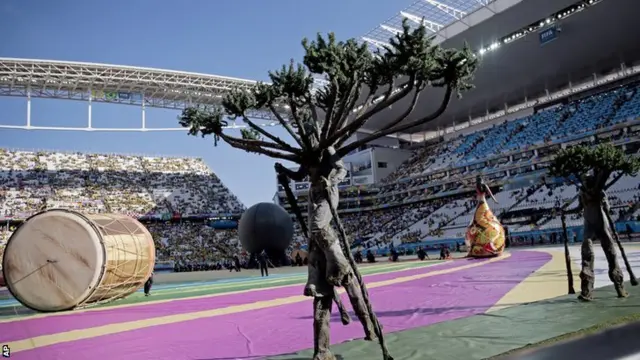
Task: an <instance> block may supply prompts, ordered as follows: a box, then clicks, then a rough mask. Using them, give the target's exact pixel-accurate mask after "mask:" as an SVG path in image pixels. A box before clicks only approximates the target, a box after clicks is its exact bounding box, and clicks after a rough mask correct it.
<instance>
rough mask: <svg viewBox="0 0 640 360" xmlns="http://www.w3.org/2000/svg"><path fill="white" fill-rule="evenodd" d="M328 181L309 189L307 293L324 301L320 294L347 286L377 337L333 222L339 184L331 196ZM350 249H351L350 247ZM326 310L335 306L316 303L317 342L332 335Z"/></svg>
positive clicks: (369, 336)
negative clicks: (326, 187)
mask: <svg viewBox="0 0 640 360" xmlns="http://www.w3.org/2000/svg"><path fill="white" fill-rule="evenodd" d="M326 185H327V184H326V183H324V182H323V181H317V182H313V183H312V184H311V189H310V191H309V209H308V214H309V224H308V225H309V226H308V227H309V230H310V234H309V235H310V236H309V238H310V239H309V242H310V243H309V274H308V281H307V284H306V285H305V289H304V294H305V295H306V296H313V297H314V298H315V300H314V304H316V303H319V304H320V303H321V302H320V300H318V299H319V298H328V299H332V296H333V291H334V286H344V288H345V290H346V292H347V294H348V296H349V300H350V302H351V305H352V307H353V309H354V312H355V313H356V315H357V316H358V319H359V320H360V322H361V323H362V326H363V328H364V332H365V338H366V339H373V338H374V335H373V334H374V331H373V325H372V322H371V320H370V316H369V312H368V311H367V307H366V304H365V302H364V300H363V297H362V291H361V289H360V287H359V286H358V284H357V283H355V282H354V275H353V270H352V269H351V266H350V264H349V262H348V261H347V259H346V257H345V254H344V252H343V249H342V247H341V246H340V241H338V237H337V236H336V233H335V231H334V229H333V227H332V226H331V221H332V220H333V215H332V211H331V206H334V209H335V208H337V205H338V200H339V196H338V188H337V184H336V186H332V187H331V188H330V189H329V191H328V194H329V199H327V196H326V194H327V193H326V189H325V188H324V187H325V186H326ZM347 251H349V250H348V249H347ZM326 311H329V312H330V311H331V308H330V307H328V308H327V307H326V306H315V305H314V324H316V325H314V338H315V343H316V344H320V343H321V341H320V340H321V339H325V338H328V337H329V334H328V332H329V331H330V323H329V319H330V316H324V315H323V314H324V312H326ZM318 351H320V350H318ZM320 353H322V352H320ZM318 359H322V358H318Z"/></svg>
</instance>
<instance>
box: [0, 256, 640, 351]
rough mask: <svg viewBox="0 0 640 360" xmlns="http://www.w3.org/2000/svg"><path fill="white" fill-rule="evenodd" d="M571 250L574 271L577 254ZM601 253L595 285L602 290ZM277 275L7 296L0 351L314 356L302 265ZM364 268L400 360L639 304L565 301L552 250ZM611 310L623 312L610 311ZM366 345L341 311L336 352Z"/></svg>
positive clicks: (593, 319) (561, 329) (498, 342)
mask: <svg viewBox="0 0 640 360" xmlns="http://www.w3.org/2000/svg"><path fill="white" fill-rule="evenodd" d="M628 252H629V253H630V254H629V257H630V260H631V261H632V262H633V265H634V267H635V268H640V246H637V245H628ZM572 253H573V255H574V259H575V260H574V264H573V266H574V272H575V274H576V275H577V271H578V262H577V259H578V256H579V249H578V248H577V247H573V248H572ZM602 257H603V255H602V254H600V256H599V259H598V261H597V265H596V268H597V271H598V278H597V281H596V285H597V286H600V287H603V286H604V287H606V286H607V285H609V282H608V279H607V275H606V270H605V269H606V262H605V263H603V261H604V260H603V259H601V258H602ZM274 272H275V274H273V275H272V276H270V277H269V278H261V277H259V276H258V277H256V276H255V272H252V273H250V274H243V273H240V274H237V275H236V273H234V275H233V276H234V277H232V278H227V279H215V280H209V281H198V282H194V281H192V280H189V282H169V283H164V284H157V285H156V286H155V287H154V289H153V291H152V296H150V297H148V298H146V297H144V296H143V294H141V293H136V294H134V295H132V296H131V297H129V298H127V299H124V300H121V301H117V302H113V303H110V304H107V305H103V306H98V307H94V308H90V309H85V310H78V311H72V312H65V313H55V314H29V313H28V312H27V311H26V310H25V309H22V308H20V307H19V306H17V305H16V304H15V303H13V302H12V301H13V300H9V299H6V300H2V301H0V309H1V310H0V313H1V314H2V316H3V318H2V319H1V320H0V343H2V344H7V345H8V346H9V347H10V349H11V351H12V358H15V359H40V358H42V359H44V358H46V359H68V358H70V357H73V358H75V359H89V358H91V359H98V360H100V359H113V358H117V359H137V360H140V359H143V360H144V359H148V360H151V359H154V360H158V359H190V360H191V359H265V358H266V359H307V358H311V352H310V351H308V350H307V349H309V348H310V347H311V346H312V341H313V334H312V332H311V328H310V322H311V321H312V319H311V300H310V299H309V298H306V297H304V296H301V292H302V284H303V283H304V281H305V277H306V269H305V268H288V269H282V270H280V271H279V270H275V271H274ZM362 272H363V274H364V275H365V281H366V282H367V284H368V286H369V288H370V292H371V297H372V301H373V305H374V307H375V310H376V312H377V314H378V316H379V317H380V319H381V321H382V323H383V325H384V328H385V332H386V333H389V335H388V342H389V348H390V350H391V352H392V354H393V355H394V356H395V357H396V358H397V359H414V358H415V359H417V358H421V359H423V358H424V359H426V358H437V359H457V360H460V359H484V358H487V357H491V356H495V355H497V354H500V353H503V352H505V351H509V350H512V349H515V348H519V347H522V346H525V345H526V344H529V343H534V342H539V341H542V340H545V339H548V338H551V337H554V336H558V335H561V334H564V333H567V332H572V331H577V330H580V329H581V328H585V327H588V326H591V325H593V324H594V323H598V322H601V321H606V320H608V319H610V318H612V317H619V316H624V315H626V314H627V313H633V312H636V311H637V309H638V306H640V291H638V289H637V287H629V290H630V292H631V297H629V298H627V299H616V298H615V292H613V291H612V290H611V289H608V288H603V289H600V290H599V291H598V292H597V293H596V295H597V300H596V301H594V302H593V303H589V304H582V303H578V302H577V301H576V300H575V296H566V295H565V294H566V292H567V285H566V272H565V267H564V257H563V253H562V249H561V248H556V247H550V248H537V249H532V250H514V251H511V252H508V253H505V255H503V256H502V257H499V258H493V259H475V260H468V259H458V260H452V261H444V262H441V261H427V262H417V261H416V262H414V261H411V262H400V263H380V264H375V265H369V266H363V267H362ZM215 273H216V274H219V275H222V274H223V272H215ZM224 274H225V275H226V274H229V273H227V272H224ZM176 275H177V274H176ZM176 275H170V276H169V277H170V278H171V277H175V276H176ZM190 276H192V277H193V276H194V275H190ZM170 280H171V279H169V280H168V281H170ZM576 284H577V285H579V281H578V279H577V276H576ZM609 303H611V304H614V303H616V304H617V303H624V304H625V305H626V306H605V305H606V304H609ZM579 307H591V308H592V309H591V310H589V311H581V310H580V309H579ZM581 314H582V315H581ZM558 319H562V321H559V320H558ZM361 338H362V329H361V328H360V327H359V325H358V324H356V323H352V324H351V325H348V326H342V325H341V324H340V320H339V318H338V317H337V315H336V317H335V318H334V322H333V326H332V342H333V343H334V344H337V345H334V347H333V349H334V352H335V354H336V355H338V356H341V357H342V358H344V359H375V358H379V354H378V352H379V349H378V347H377V346H376V344H375V343H371V342H365V341H362V340H359V339H361ZM287 354H288V355H287Z"/></svg>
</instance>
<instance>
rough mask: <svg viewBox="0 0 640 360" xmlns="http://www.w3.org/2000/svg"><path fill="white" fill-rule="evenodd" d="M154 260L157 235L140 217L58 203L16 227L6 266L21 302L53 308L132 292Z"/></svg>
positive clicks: (9, 282) (42, 309)
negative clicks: (78, 209)
mask: <svg viewBox="0 0 640 360" xmlns="http://www.w3.org/2000/svg"><path fill="white" fill-rule="evenodd" d="M154 263H155V246H154V244H153V238H152V237H151V234H150V233H149V231H148V230H147V229H146V228H145V227H144V225H142V224H141V223H140V222H138V221H137V220H135V219H133V218H130V217H127V216H124V215H119V214H81V213H78V212H75V211H69V210H62V209H55V210H47V211H43V212H40V213H38V214H36V215H33V216H32V217H30V218H29V219H27V220H26V221H25V222H24V223H23V224H22V225H21V226H20V227H19V228H18V229H17V230H16V231H15V232H14V233H13V235H12V236H11V237H10V238H9V241H8V242H7V245H6V248H5V253H4V257H3V267H2V271H3V275H4V279H5V282H6V284H7V288H8V290H9V291H10V292H11V294H12V295H13V296H14V297H15V298H16V299H17V300H18V301H19V302H20V303H22V304H23V305H24V306H26V307H28V308H31V309H33V310H36V311H40V312H54V311H63V310H70V309H74V308H77V307H84V306H87V305H91V304H95V303H102V302H106V301H111V300H115V299H119V298H122V297H125V296H127V295H130V294H132V293H134V292H135V291H137V290H138V289H140V288H142V286H143V285H144V283H145V281H146V280H147V279H148V278H149V276H150V275H151V272H152V271H153V266H154Z"/></svg>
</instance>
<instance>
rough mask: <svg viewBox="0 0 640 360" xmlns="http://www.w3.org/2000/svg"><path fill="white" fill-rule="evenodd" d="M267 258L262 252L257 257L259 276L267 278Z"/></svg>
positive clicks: (265, 253) (264, 252)
mask: <svg viewBox="0 0 640 360" xmlns="http://www.w3.org/2000/svg"><path fill="white" fill-rule="evenodd" d="M268 263H269V257H268V256H267V252H266V251H264V250H262V252H261V253H260V255H258V264H259V265H260V275H262V276H269V264H268Z"/></svg>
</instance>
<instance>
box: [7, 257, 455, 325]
mask: <svg viewBox="0 0 640 360" xmlns="http://www.w3.org/2000/svg"><path fill="white" fill-rule="evenodd" d="M442 263H443V262H437V263H433V264H427V265H424V266H416V267H411V268H402V269H397V270H392V271H385V272H376V273H373V274H365V275H364V276H365V277H367V276H372V275H382V274H392V273H397V272H402V271H408V270H415V269H422V268H428V267H431V266H435V265H439V264H442ZM387 267H388V268H396V267H399V265H394V266H390V265H385V266H380V267H377V266H376V268H378V269H380V268H387ZM303 276H304V275H303ZM289 280H290V279H289ZM284 281H285V280H284V279H273V280H255V281H254V280H251V281H243V282H239V283H232V284H228V283H226V284H218V287H216V288H215V289H235V288H243V287H246V286H247V285H251V284H252V282H255V283H261V284H265V283H266V284H274V285H275V284H279V283H282V282H284ZM196 286H197V285H196ZM291 286H300V284H288V285H280V286H271V287H262V288H259V289H244V290H236V291H227V292H224V293H217V294H206V295H199V296H191V297H186V298H180V299H163V300H152V301H145V302H140V303H133V304H120V305H111V306H103V307H90V308H86V309H78V310H73V314H77V313H82V312H93V311H102V310H107V309H108V310H111V309H122V308H129V307H135V306H145V305H149V304H162V303H168V302H172V301H183V300H196V299H204V298H212V297H218V296H226V295H236V294H246V293H249V292H252V291H260V290H272V289H284V288H287V287H291ZM187 290H189V289H184V290H181V291H179V293H185V292H188V291H187ZM201 290H202V287H200V288H198V291H201ZM162 293H163V294H166V292H164V291H163V292H162ZM69 314H70V312H55V313H40V314H34V315H28V316H14V317H8V318H3V319H0V324H2V323H7V322H13V321H22V320H28V319H38V318H45V317H51V316H64V315H69Z"/></svg>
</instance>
